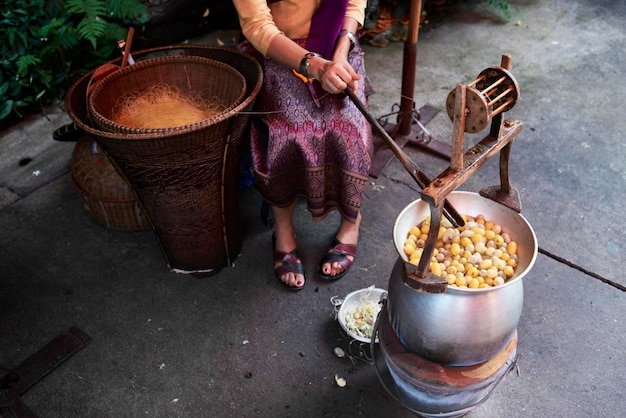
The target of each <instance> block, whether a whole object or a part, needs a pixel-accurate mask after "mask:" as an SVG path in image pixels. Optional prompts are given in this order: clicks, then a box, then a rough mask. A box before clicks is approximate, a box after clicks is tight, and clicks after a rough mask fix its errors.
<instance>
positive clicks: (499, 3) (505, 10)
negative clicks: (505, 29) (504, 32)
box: [480, 0, 511, 21]
mask: <svg viewBox="0 0 626 418" xmlns="http://www.w3.org/2000/svg"><path fill="white" fill-rule="evenodd" d="M480 2H481V3H486V4H487V5H488V6H491V7H493V8H494V9H497V10H499V11H500V13H502V18H503V19H504V20H506V21H508V20H510V19H511V12H510V10H509V2H508V1H505V0H480Z"/></svg>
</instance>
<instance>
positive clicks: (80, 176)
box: [70, 135, 152, 232]
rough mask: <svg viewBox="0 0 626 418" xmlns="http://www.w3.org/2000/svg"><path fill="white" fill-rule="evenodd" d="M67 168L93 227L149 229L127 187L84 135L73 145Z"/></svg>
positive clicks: (138, 205)
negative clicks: (92, 221)
mask: <svg viewBox="0 0 626 418" xmlns="http://www.w3.org/2000/svg"><path fill="white" fill-rule="evenodd" d="M70 166H71V175H72V182H73V183H74V186H75V187H76V189H77V190H78V192H79V193H80V195H81V198H82V201H83V206H84V207H85V209H86V210H87V212H88V213H89V214H90V215H91V218H92V219H93V220H94V221H95V222H96V223H97V224H99V225H101V226H104V227H106V228H109V229H115V230H118V231H128V232H136V231H147V230H150V229H152V227H151V225H150V219H149V218H148V217H147V216H146V214H145V213H144V211H143V208H142V207H141V205H140V204H139V202H137V199H136V198H135V195H134V193H133V190H132V189H131V187H130V186H129V185H128V183H127V182H126V181H125V180H124V179H123V178H122V177H121V176H120V175H119V174H118V172H117V171H116V170H115V168H114V167H113V164H111V162H110V161H109V159H108V158H107V157H106V155H104V153H103V152H101V151H100V150H99V149H98V146H97V144H96V143H95V142H94V141H93V140H91V139H90V138H89V137H88V136H87V135H83V136H82V137H81V138H79V140H78V141H77V142H76V145H75V146H74V152H73V153H72V160H71V164H70Z"/></svg>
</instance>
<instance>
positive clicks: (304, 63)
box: [298, 52, 321, 80]
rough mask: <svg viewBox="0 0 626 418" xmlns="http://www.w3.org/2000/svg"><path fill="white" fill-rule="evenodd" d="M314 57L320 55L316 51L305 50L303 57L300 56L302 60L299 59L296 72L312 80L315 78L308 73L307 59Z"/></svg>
mask: <svg viewBox="0 0 626 418" xmlns="http://www.w3.org/2000/svg"><path fill="white" fill-rule="evenodd" d="M314 57H321V55H320V54H318V53H316V52H307V53H306V54H304V57H302V60H301V61H300V67H299V69H298V72H299V73H300V74H302V75H303V76H305V77H306V78H309V79H312V80H314V79H315V78H314V77H311V75H310V74H309V60H310V59H311V58H314Z"/></svg>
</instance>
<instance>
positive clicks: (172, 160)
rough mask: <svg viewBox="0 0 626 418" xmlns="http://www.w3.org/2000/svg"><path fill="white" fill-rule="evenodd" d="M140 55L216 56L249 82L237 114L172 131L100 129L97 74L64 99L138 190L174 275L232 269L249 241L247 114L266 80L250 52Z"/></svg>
mask: <svg viewBox="0 0 626 418" xmlns="http://www.w3.org/2000/svg"><path fill="white" fill-rule="evenodd" d="M133 56H134V58H135V60H136V61H137V64H134V65H138V64H140V63H141V60H142V59H146V60H147V59H151V58H154V57H157V58H158V57H179V58H185V57H189V56H191V57H204V58H210V59H214V60H216V61H220V62H224V63H226V64H227V65H229V66H231V67H232V68H235V69H236V70H237V72H239V73H240V74H241V75H242V76H243V77H244V79H245V82H246V83H245V94H244V97H243V100H241V102H240V103H239V104H237V105H235V106H234V107H232V108H231V110H230V111H228V112H227V113H225V114H224V113H221V114H220V115H219V117H217V118H212V119H213V120H212V121H211V123H205V124H200V125H201V126H193V127H189V126H187V127H185V128H184V129H180V128H179V129H173V130H169V131H168V132H148V133H137V132H136V131H135V132H133V133H122V132H109V131H107V130H104V129H102V128H99V127H97V126H93V125H92V124H91V120H90V116H91V115H90V114H89V112H88V109H87V104H86V100H85V97H86V92H87V87H88V85H89V80H90V77H91V75H92V73H90V74H87V75H86V76H84V77H83V78H81V79H80V80H78V81H77V82H76V83H75V84H74V85H73V86H72V87H71V88H70V90H69V91H68V93H67V96H66V99H65V102H66V108H67V112H68V114H69V116H70V118H71V119H72V120H73V121H74V122H75V123H76V124H77V125H78V126H79V127H81V128H82V129H83V130H85V132H86V133H87V134H88V135H90V136H91V137H92V138H93V139H94V140H96V141H97V143H98V144H99V145H100V146H101V147H102V148H103V149H104V150H105V151H106V153H107V155H108V156H109V157H110V160H111V162H112V163H113V164H114V165H115V166H116V168H117V169H118V172H119V173H120V174H121V175H122V176H123V177H124V178H125V179H126V181H127V182H128V183H129V184H130V185H131V187H132V188H133V190H134V191H135V194H136V196H137V198H138V200H139V202H140V203H141V205H142V206H143V208H144V210H145V211H146V213H147V215H148V216H149V217H150V219H151V220H152V224H153V229H154V233H155V236H156V238H157V240H158V242H159V245H160V246H161V249H162V251H163V254H164V256H165V258H166V260H167V263H168V266H169V267H170V269H172V270H173V271H176V272H181V273H194V274H198V275H210V274H214V273H216V272H218V271H219V270H220V269H221V268H223V267H225V266H228V265H229V264H231V263H232V261H233V260H234V258H235V257H236V256H237V254H238V253H239V250H240V249H241V244H242V241H243V234H242V230H241V226H240V218H239V205H238V185H237V180H238V172H239V171H238V168H239V160H240V159H241V153H242V149H243V145H244V142H243V141H245V140H247V139H248V137H247V132H248V126H249V116H248V114H247V111H249V110H251V109H252V106H253V104H254V100H255V99H256V96H257V94H258V92H259V91H260V88H261V84H262V82H263V73H262V70H261V66H260V65H259V63H258V62H257V61H256V60H255V59H254V58H252V57H251V56H249V55H247V54H244V53H241V52H239V51H237V50H234V49H230V48H222V47H207V46H190V45H185V46H170V47H164V48H155V49H151V50H146V51H139V52H137V53H134V54H133ZM134 65H133V66H134ZM131 67H132V66H131ZM127 71H128V70H127ZM109 77H110V76H109ZM105 80H106V79H105ZM96 88H97V86H96ZM95 91H96V90H95V89H94V92H95Z"/></svg>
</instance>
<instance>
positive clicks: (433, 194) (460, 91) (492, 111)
mask: <svg viewBox="0 0 626 418" xmlns="http://www.w3.org/2000/svg"><path fill="white" fill-rule="evenodd" d="M510 67H511V57H510V56H509V55H503V56H502V62H501V65H500V66H499V67H489V68H487V69H485V70H484V71H482V72H481V73H480V74H479V76H478V77H477V78H476V80H474V81H473V82H472V83H470V84H468V85H462V84H459V85H457V86H456V88H455V89H453V90H452V91H451V92H450V93H449V95H448V98H447V100H446V108H447V111H448V115H449V116H450V119H451V120H452V123H453V132H452V153H451V156H450V167H448V169H446V170H444V171H443V172H442V173H441V174H439V176H437V177H436V178H435V179H433V180H432V181H431V182H430V183H429V184H428V186H427V187H425V188H424V189H423V190H422V199H423V200H424V201H425V202H427V203H428V204H429V205H430V212H431V220H430V224H431V227H430V231H429V233H428V238H427V240H426V244H425V246H424V252H423V253H422V256H421V258H420V262H419V264H418V266H417V268H415V266H412V265H411V264H409V263H406V266H407V267H406V271H407V277H406V278H405V284H407V285H408V286H410V287H412V288H414V289H416V290H420V291H426V292H429V293H442V292H445V289H446V288H447V282H446V281H445V280H443V279H441V278H440V277H437V276H434V275H433V274H431V273H429V268H430V260H431V258H432V255H433V252H434V249H435V243H436V241H437V233H438V231H439V226H440V223H441V216H442V211H443V205H444V202H445V201H446V197H447V196H448V195H449V194H450V193H451V192H453V191H454V190H455V189H456V188H457V187H459V186H460V185H461V184H463V183H464V182H465V181H466V180H467V179H468V178H469V177H470V176H471V175H472V174H473V173H474V172H475V171H476V170H477V169H478V168H480V167H481V166H483V165H484V164H485V163H486V162H487V161H488V160H489V159H490V158H491V157H493V156H494V155H495V154H496V153H497V152H500V185H499V186H493V187H487V188H485V189H482V190H481V191H480V195H481V196H483V197H486V198H488V199H491V200H494V201H496V202H498V203H500V204H503V205H505V206H507V207H509V208H511V209H513V210H515V211H517V212H520V211H521V201H520V199H519V194H518V192H517V190H516V189H515V188H513V187H511V184H510V183H509V156H510V153H511V144H512V142H513V140H514V139H515V137H516V136H517V134H518V133H519V132H521V130H522V125H523V124H522V122H521V121H519V120H515V119H507V120H504V119H503V113H504V112H506V111H508V110H510V109H512V108H513V106H514V105H515V103H516V102H517V100H518V98H519V96H520V94H519V86H518V84H517V81H516V80H515V78H514V77H513V76H512V75H511V74H510V73H509V69H510ZM489 122H491V128H490V132H489V134H488V135H487V136H485V137H484V138H483V139H482V140H481V141H480V142H479V143H477V144H476V145H474V146H473V147H472V148H470V149H469V150H468V151H467V152H465V153H464V152H463V145H464V134H465V132H467V133H477V132H480V131H482V130H483V129H485V128H486V127H487V125H488V124H489Z"/></svg>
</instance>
